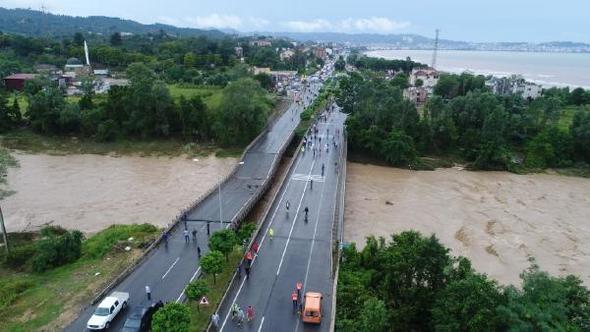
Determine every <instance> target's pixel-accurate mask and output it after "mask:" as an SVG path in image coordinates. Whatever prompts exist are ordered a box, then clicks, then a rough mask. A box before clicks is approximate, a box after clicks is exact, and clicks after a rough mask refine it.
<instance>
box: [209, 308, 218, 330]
mask: <svg viewBox="0 0 590 332" xmlns="http://www.w3.org/2000/svg"><path fill="white" fill-rule="evenodd" d="M211 323H213V326H215V330H218V329H219V314H218V313H217V312H214V313H213V315H211Z"/></svg>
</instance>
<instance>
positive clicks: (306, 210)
mask: <svg viewBox="0 0 590 332" xmlns="http://www.w3.org/2000/svg"><path fill="white" fill-rule="evenodd" d="M303 212H305V218H304V220H305V222H307V214H308V213H309V208H307V206H306V207H305V210H303Z"/></svg>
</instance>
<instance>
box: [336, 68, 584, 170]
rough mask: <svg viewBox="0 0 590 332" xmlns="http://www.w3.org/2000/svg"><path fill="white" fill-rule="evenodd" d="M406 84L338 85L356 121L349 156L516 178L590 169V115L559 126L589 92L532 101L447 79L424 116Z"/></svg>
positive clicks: (358, 78)
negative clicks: (432, 161) (453, 162)
mask: <svg viewBox="0 0 590 332" xmlns="http://www.w3.org/2000/svg"><path fill="white" fill-rule="evenodd" d="M400 75H402V74H400ZM400 75H398V76H400ZM405 81H407V79H405V78H404V79H403V80H402V81H401V82H400V81H398V80H396V79H393V80H391V81H387V80H385V79H383V78H382V77H380V76H379V75H377V74H376V73H374V72H363V73H351V74H350V75H348V76H347V77H344V78H342V79H341V80H340V82H339V92H338V103H339V105H341V106H342V107H343V109H344V111H345V112H347V113H349V114H350V116H349V118H348V119H347V123H346V125H347V130H348V133H349V136H348V137H349V143H350V144H349V146H350V147H351V149H353V150H356V151H363V152H364V153H367V154H368V155H370V156H372V157H374V158H378V159H381V160H384V161H386V162H388V163H389V164H391V165H397V166H406V167H408V166H409V167H411V168H416V167H417V168H420V167H425V166H424V164H422V162H421V161H420V159H419V158H418V157H419V156H420V155H428V154H434V155H455V156H459V157H460V158H462V159H464V160H466V161H467V162H468V163H469V165H470V166H471V167H473V168H477V169H499V170H506V169H507V170H514V171H518V170H521V169H543V168H546V167H569V166H572V165H575V164H576V163H588V162H590V150H589V149H588V148H587V147H588V146H589V145H588V142H590V140H589V138H590V111H588V109H580V110H579V111H578V112H577V113H576V114H575V115H574V116H573V121H572V122H571V124H566V125H565V126H564V125H563V123H562V121H561V118H562V115H563V114H562V108H563V107H564V106H565V105H568V104H572V103H573V104H577V105H581V104H583V103H586V102H588V99H587V98H586V96H587V95H588V93H587V92H585V91H584V90H583V89H576V90H574V91H572V92H571V93H570V92H569V90H563V89H550V90H547V91H545V93H544V95H543V96H542V97H540V98H537V99H536V100H533V101H530V102H529V101H527V100H524V99H523V98H522V97H520V96H518V95H514V96H502V97H501V96H496V95H493V94H492V93H490V92H488V91H487V90H486V88H485V85H484V83H485V79H484V78H483V77H482V76H473V75H470V74H461V75H442V76H441V78H440V80H439V82H438V84H437V85H436V86H435V88H434V96H433V97H432V98H430V99H429V101H428V102H427V104H426V105H425V106H424V107H423V108H422V109H420V111H419V110H418V109H417V108H416V107H415V106H414V105H413V104H412V103H411V102H410V101H408V100H406V99H405V98H404V97H403V95H402V88H403V87H404V82H405ZM580 96H581V97H580Z"/></svg>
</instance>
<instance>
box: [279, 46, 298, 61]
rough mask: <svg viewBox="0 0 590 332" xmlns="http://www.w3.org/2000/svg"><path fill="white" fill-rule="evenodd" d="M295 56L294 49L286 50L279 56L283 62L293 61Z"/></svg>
mask: <svg viewBox="0 0 590 332" xmlns="http://www.w3.org/2000/svg"><path fill="white" fill-rule="evenodd" d="M293 55H295V52H294V51H293V50H292V49H286V50H283V51H282V52H281V53H280V54H279V57H280V58H281V61H285V60H288V59H291V58H292V57H293Z"/></svg>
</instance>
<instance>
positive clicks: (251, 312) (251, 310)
mask: <svg viewBox="0 0 590 332" xmlns="http://www.w3.org/2000/svg"><path fill="white" fill-rule="evenodd" d="M254 315H255V312H254V307H253V306H251V305H249V306H248V308H247V309H246V317H247V318H248V322H250V321H252V320H253V319H254Z"/></svg>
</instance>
